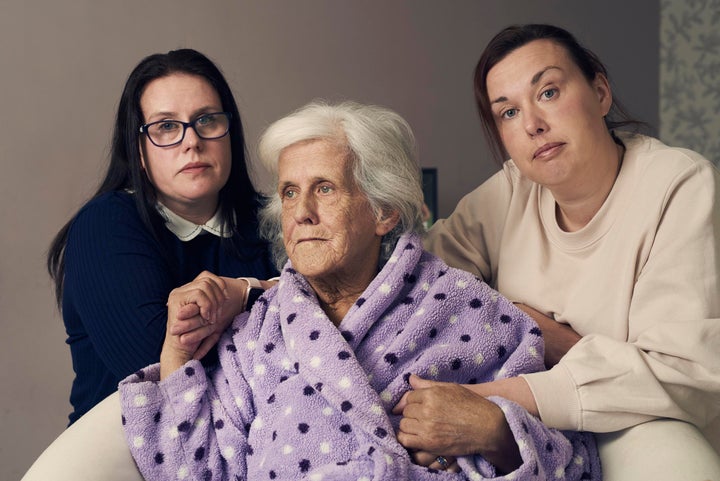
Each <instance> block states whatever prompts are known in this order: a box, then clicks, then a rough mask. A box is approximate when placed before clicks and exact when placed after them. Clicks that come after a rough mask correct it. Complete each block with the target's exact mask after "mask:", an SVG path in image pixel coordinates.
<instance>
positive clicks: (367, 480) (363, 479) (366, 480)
mask: <svg viewBox="0 0 720 481" xmlns="http://www.w3.org/2000/svg"><path fill="white" fill-rule="evenodd" d="M357 481H370V478H368V477H367V476H360V477H359V478H358V479H357Z"/></svg>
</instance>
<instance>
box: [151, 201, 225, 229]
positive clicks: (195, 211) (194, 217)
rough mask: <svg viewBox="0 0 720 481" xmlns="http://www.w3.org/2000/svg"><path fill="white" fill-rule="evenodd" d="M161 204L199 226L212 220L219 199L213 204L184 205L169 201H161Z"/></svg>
mask: <svg viewBox="0 0 720 481" xmlns="http://www.w3.org/2000/svg"><path fill="white" fill-rule="evenodd" d="M160 202H162V204H163V205H164V206H165V207H167V208H168V209H170V210H171V211H173V212H174V213H175V214H177V215H179V216H180V217H182V218H183V219H185V220H187V221H190V222H192V223H193V224H197V225H203V224H205V223H206V222H207V221H209V220H210V219H212V216H214V215H215V212H216V211H217V207H218V202H217V199H215V201H213V202H202V203H196V204H183V203H179V202H172V201H168V200H167V199H160Z"/></svg>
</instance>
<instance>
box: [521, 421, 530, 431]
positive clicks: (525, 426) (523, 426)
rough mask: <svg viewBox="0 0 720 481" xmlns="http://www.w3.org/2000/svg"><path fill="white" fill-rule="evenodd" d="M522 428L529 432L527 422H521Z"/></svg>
mask: <svg viewBox="0 0 720 481" xmlns="http://www.w3.org/2000/svg"><path fill="white" fill-rule="evenodd" d="M522 428H523V431H525V432H526V433H529V432H530V431H529V430H528V427H527V424H525V422H523V423H522Z"/></svg>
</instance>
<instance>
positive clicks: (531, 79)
mask: <svg viewBox="0 0 720 481" xmlns="http://www.w3.org/2000/svg"><path fill="white" fill-rule="evenodd" d="M487 91H488V98H489V99H490V103H491V108H492V111H493V116H494V118H495V123H496V125H497V127H498V131H499V133H500V137H501V139H502V142H503V145H504V146H505V149H506V150H507V151H508V153H509V154H510V157H511V158H512V159H513V160H514V161H515V163H516V165H517V167H518V168H519V169H520V171H521V172H522V173H523V174H524V175H525V176H526V177H528V178H530V179H531V180H533V181H535V182H537V183H539V184H543V185H545V186H547V187H550V188H551V189H552V188H553V187H560V186H563V185H571V184H572V183H573V182H577V180H578V179H579V178H582V177H583V176H584V177H589V176H592V172H593V168H594V167H593V153H595V152H598V151H599V150H600V148H599V146H600V145H601V144H602V143H603V142H606V141H607V136H608V131H607V128H606V126H605V122H604V120H603V117H604V116H605V115H606V114H607V113H608V111H609V109H610V106H611V105H612V95H611V92H610V87H609V85H608V82H607V79H606V78H605V77H604V76H603V75H597V76H596V78H595V79H594V80H593V81H592V82H588V80H587V79H586V78H585V76H584V75H583V74H582V72H581V70H580V69H579V68H578V66H577V65H576V64H575V63H574V62H573V61H572V60H571V58H570V56H569V55H568V53H567V51H566V50H565V48H563V47H562V46H560V45H558V44H557V43H555V42H553V41H550V40H535V41H532V42H530V43H528V44H526V45H524V46H522V47H520V48H518V49H516V50H514V51H512V52H511V53H510V54H508V55H507V56H506V57H505V58H504V59H503V60H501V61H500V62H498V63H497V64H496V65H495V66H494V67H493V68H491V69H490V71H489V72H488V75H487Z"/></svg>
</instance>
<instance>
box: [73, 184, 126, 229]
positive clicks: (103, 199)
mask: <svg viewBox="0 0 720 481" xmlns="http://www.w3.org/2000/svg"><path fill="white" fill-rule="evenodd" d="M118 218H137V219H138V220H139V219H140V216H139V214H138V211H137V207H136V206H135V199H134V198H133V196H132V194H129V193H127V192H123V191H112V192H106V193H104V194H101V195H99V196H97V197H95V198H94V199H91V200H90V201H89V202H88V203H87V204H85V205H84V206H83V207H82V208H81V209H80V211H79V212H78V215H77V218H76V221H77V220H80V219H82V220H83V221H101V222H102V221H107V220H117V219H118Z"/></svg>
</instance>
